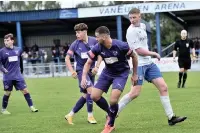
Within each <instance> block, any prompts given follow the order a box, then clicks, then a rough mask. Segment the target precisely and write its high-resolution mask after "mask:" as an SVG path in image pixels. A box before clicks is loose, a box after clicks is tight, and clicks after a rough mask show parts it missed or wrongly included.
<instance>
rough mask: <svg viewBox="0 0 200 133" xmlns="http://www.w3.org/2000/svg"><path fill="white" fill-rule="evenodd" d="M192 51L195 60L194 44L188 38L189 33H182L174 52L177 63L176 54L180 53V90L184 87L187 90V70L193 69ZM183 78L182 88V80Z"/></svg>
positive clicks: (183, 31)
mask: <svg viewBox="0 0 200 133" xmlns="http://www.w3.org/2000/svg"><path fill="white" fill-rule="evenodd" d="M190 49H192V56H193V58H192V59H194V58H195V49H194V43H193V41H192V40H190V39H188V38H187V31H186V30H182V31H181V40H178V41H176V43H175V46H174V51H173V59H174V61H175V57H176V52H177V51H178V52H179V55H178V65H179V68H180V72H179V82H178V88H180V87H182V88H185V82H186V80H187V70H188V69H190V67H191V57H190ZM182 78H183V82H182V86H181V80H182Z"/></svg>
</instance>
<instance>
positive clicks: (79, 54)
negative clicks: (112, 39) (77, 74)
mask: <svg viewBox="0 0 200 133" xmlns="http://www.w3.org/2000/svg"><path fill="white" fill-rule="evenodd" d="M95 44H97V41H96V39H95V38H94V37H88V43H87V44H85V43H84V42H83V41H80V40H75V41H74V42H73V43H72V44H71V46H70V48H69V50H68V52H67V54H68V55H69V56H71V57H72V56H74V57H75V60H76V62H77V65H76V71H82V70H83V67H84V65H85V63H86V61H87V58H88V55H87V52H88V51H90V50H91V49H92V48H93V47H94V46H95ZM94 65H95V62H94V63H93V64H92V66H91V68H94Z"/></svg>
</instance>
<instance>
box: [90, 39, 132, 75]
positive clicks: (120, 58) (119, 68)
mask: <svg viewBox="0 0 200 133" xmlns="http://www.w3.org/2000/svg"><path fill="white" fill-rule="evenodd" d="M131 53H132V50H131V49H130V48H129V46H128V44H127V43H125V42H122V41H119V40H115V39H113V40H112V47H111V48H110V49H107V48H105V47H104V46H103V45H101V44H97V45H95V47H94V48H92V50H91V51H89V52H88V55H89V57H90V58H91V59H92V60H94V59H95V58H96V57H97V56H98V55H101V57H102V58H103V60H104V62H105V68H104V70H103V72H104V73H107V74H109V75H111V76H114V75H118V74H120V73H122V72H124V71H127V70H129V69H130V67H129V64H128V59H127V58H128V57H127V56H130V54H131Z"/></svg>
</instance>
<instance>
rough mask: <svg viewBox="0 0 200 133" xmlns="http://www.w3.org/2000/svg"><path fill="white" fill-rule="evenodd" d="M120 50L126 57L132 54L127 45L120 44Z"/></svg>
mask: <svg viewBox="0 0 200 133" xmlns="http://www.w3.org/2000/svg"><path fill="white" fill-rule="evenodd" d="M121 50H122V51H123V52H124V53H125V54H126V55H127V56H130V55H131V54H132V52H133V50H132V49H130V47H129V45H128V43H122V44H121Z"/></svg>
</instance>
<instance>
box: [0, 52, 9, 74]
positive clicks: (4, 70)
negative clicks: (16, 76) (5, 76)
mask: <svg viewBox="0 0 200 133" xmlns="http://www.w3.org/2000/svg"><path fill="white" fill-rule="evenodd" d="M2 60H3V54H2V50H0V71H2V72H3V73H7V72H8V71H7V70H6V69H5V68H4V66H3V63H2Z"/></svg>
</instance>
